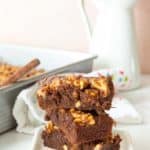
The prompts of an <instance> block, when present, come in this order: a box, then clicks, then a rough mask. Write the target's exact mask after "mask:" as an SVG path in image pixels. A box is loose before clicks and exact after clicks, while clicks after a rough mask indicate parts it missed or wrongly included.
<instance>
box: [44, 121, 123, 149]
mask: <svg viewBox="0 0 150 150" xmlns="http://www.w3.org/2000/svg"><path fill="white" fill-rule="evenodd" d="M42 139H43V144H44V146H46V147H49V148H53V149H56V150H119V149H120V142H121V139H120V137H119V135H116V136H114V137H109V138H107V139H105V140H103V141H101V140H96V141H90V142H87V143H82V144H71V143H70V142H69V141H68V140H67V138H66V137H65V135H64V133H63V132H62V131H61V130H60V129H59V128H58V127H56V126H54V125H53V124H52V123H48V124H47V125H46V126H45V129H44V130H43V132H42Z"/></svg>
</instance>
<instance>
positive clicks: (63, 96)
mask: <svg viewBox="0 0 150 150" xmlns="http://www.w3.org/2000/svg"><path fill="white" fill-rule="evenodd" d="M113 95H114V87H113V83H112V80H111V78H110V77H104V76H101V77H83V76H79V75H78V76H77V75H76V76H75V75H67V76H55V77H49V78H46V79H44V80H43V81H41V86H40V88H39V90H38V91H37V98H38V103H39V105H40V107H41V108H43V109H46V108H64V109H69V108H76V109H78V110H98V111H101V110H104V109H107V110H108V109H110V107H111V102H112V98H113Z"/></svg>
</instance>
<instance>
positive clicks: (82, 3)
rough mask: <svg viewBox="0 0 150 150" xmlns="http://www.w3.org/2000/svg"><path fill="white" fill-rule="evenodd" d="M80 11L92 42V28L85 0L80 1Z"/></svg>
mask: <svg viewBox="0 0 150 150" xmlns="http://www.w3.org/2000/svg"><path fill="white" fill-rule="evenodd" d="M79 9H80V12H81V15H82V18H83V21H84V24H85V27H86V29H87V35H88V37H89V41H91V37H92V27H91V23H90V19H89V17H88V14H87V12H86V9H85V1H84V0H79Z"/></svg>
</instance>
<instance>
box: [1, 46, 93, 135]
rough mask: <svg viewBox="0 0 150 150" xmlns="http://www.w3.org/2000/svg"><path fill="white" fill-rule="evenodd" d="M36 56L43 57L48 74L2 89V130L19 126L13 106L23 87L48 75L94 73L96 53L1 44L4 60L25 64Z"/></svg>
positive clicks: (41, 65) (43, 63) (42, 63)
mask: <svg viewBox="0 0 150 150" xmlns="http://www.w3.org/2000/svg"><path fill="white" fill-rule="evenodd" d="M33 58H39V59H40V61H41V64H40V66H39V68H44V69H45V70H46V73H44V74H42V75H40V76H36V77H34V78H31V79H29V80H26V81H19V82H17V83H15V84H12V85H9V86H7V87H4V88H1V89H0V133H2V132H4V131H6V130H8V129H11V128H13V127H15V121H14V119H13V117H12V107H13V104H14V101H15V99H16V96H17V95H18V93H19V92H20V91H21V90H22V89H24V88H26V87H28V86H29V85H31V84H33V83H34V82H36V81H38V80H39V79H40V78H42V77H44V76H47V75H54V74H58V73H66V72H90V71H91V70H92V65H93V60H94V59H95V58H96V55H92V54H86V53H79V52H68V51H64V50H58V49H57V50H56V49H48V48H32V47H23V46H15V45H0V61H5V62H8V63H10V64H14V65H24V64H26V63H27V62H28V61H30V60H31V59H33Z"/></svg>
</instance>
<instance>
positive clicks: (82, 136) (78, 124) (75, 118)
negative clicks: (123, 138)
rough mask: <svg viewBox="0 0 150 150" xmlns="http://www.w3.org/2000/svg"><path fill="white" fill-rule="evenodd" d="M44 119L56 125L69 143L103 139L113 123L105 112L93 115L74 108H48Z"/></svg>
mask: <svg viewBox="0 0 150 150" xmlns="http://www.w3.org/2000/svg"><path fill="white" fill-rule="evenodd" d="M46 120H51V121H52V122H53V123H54V124H55V125H56V126H58V127H59V128H60V129H61V130H62V131H63V132H64V134H65V136H66V138H67V139H68V140H69V141H70V143H71V144H78V143H85V142H89V141H93V140H97V139H99V140H105V139H107V138H108V137H109V136H110V135H111V131H112V125H113V120H112V119H111V118H110V117H109V116H108V115H107V114H105V113H101V114H100V115H93V114H91V113H85V112H82V111H77V110H75V109H69V110H65V109H53V110H49V111H48V113H47V116H46Z"/></svg>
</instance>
